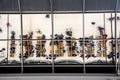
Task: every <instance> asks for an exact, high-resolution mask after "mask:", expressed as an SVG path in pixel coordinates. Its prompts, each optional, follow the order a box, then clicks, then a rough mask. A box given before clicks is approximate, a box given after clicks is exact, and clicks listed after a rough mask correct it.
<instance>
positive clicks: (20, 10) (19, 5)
mask: <svg viewBox="0 0 120 80" xmlns="http://www.w3.org/2000/svg"><path fill="white" fill-rule="evenodd" d="M18 8H19V13H20V22H21V73H23V72H24V70H23V61H24V59H23V36H22V35H23V22H22V9H21V3H20V0H18Z"/></svg>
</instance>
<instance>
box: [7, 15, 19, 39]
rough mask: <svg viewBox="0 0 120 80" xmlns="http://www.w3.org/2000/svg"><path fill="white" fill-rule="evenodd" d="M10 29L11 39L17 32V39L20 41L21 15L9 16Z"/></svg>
mask: <svg viewBox="0 0 120 80" xmlns="http://www.w3.org/2000/svg"><path fill="white" fill-rule="evenodd" d="M8 27H9V39H11V36H12V34H11V32H12V31H14V32H15V39H20V34H21V26H20V15H19V14H11V15H9V26H8ZM8 27H7V28H8Z"/></svg>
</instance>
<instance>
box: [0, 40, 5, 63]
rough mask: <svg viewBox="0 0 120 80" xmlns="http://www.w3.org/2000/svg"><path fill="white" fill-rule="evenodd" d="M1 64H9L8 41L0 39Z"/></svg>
mask: <svg viewBox="0 0 120 80" xmlns="http://www.w3.org/2000/svg"><path fill="white" fill-rule="evenodd" d="M0 64H7V42H6V41H0Z"/></svg>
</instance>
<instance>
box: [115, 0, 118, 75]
mask: <svg viewBox="0 0 120 80" xmlns="http://www.w3.org/2000/svg"><path fill="white" fill-rule="evenodd" d="M117 10H118V0H116V6H115V47H116V49H115V63H116V75H118V61H117V45H118V44H117V12H118V11H117Z"/></svg>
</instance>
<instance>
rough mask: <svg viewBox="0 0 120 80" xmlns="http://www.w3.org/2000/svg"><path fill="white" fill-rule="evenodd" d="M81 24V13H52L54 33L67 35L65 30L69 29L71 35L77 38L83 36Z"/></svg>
mask: <svg viewBox="0 0 120 80" xmlns="http://www.w3.org/2000/svg"><path fill="white" fill-rule="evenodd" d="M82 26H83V23H82V14H54V33H55V34H63V35H64V36H67V35H66V31H71V32H72V36H74V38H76V39H78V38H79V37H82V36H83V27H82ZM64 38H65V37H64Z"/></svg>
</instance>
